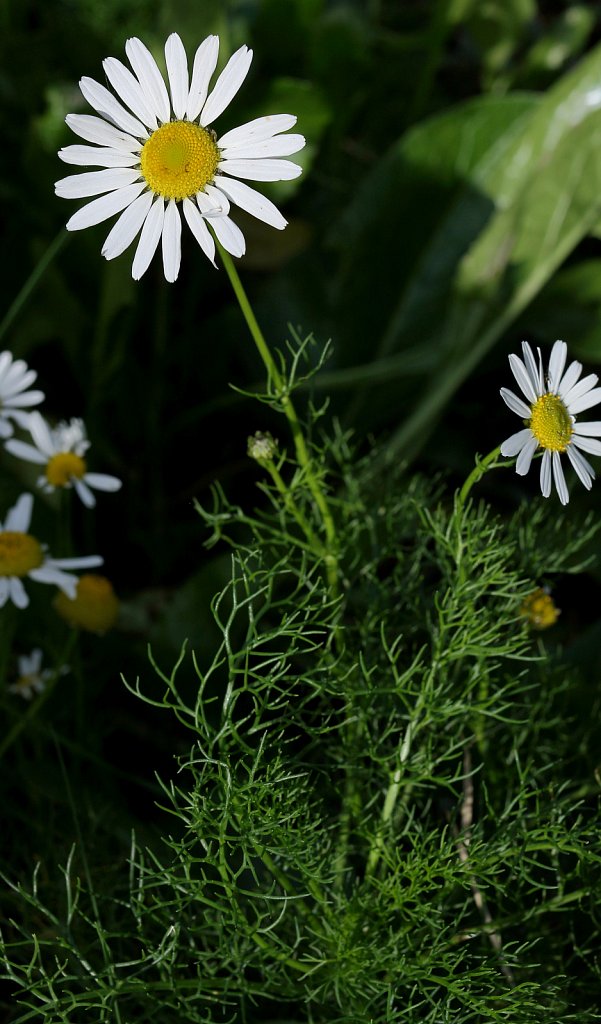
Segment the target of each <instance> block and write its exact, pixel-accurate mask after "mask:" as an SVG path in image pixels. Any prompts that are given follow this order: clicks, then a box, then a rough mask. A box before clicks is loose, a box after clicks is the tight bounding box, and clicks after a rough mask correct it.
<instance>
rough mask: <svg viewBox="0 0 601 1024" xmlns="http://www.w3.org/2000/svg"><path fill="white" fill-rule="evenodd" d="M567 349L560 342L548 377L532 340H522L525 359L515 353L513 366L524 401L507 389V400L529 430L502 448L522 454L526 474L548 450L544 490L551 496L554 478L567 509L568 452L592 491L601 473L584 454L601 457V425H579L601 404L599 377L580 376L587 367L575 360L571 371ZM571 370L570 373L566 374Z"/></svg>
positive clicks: (504, 391)
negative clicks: (580, 418)
mask: <svg viewBox="0 0 601 1024" xmlns="http://www.w3.org/2000/svg"><path fill="white" fill-rule="evenodd" d="M567 351H568V349H567V345H566V343H565V341H556V342H555V344H554V345H553V348H552V350H551V357H550V359H549V369H548V372H547V375H546V376H545V377H544V376H543V367H542V357H541V354H540V349H539V350H538V363H537V361H536V359H535V358H534V355H533V353H532V349H531V348H530V345H529V344H528V342H526V341H523V342H522V353H523V359H520V357H519V356H516V355H513V354H512V355H510V356H509V365H510V366H511V370H512V373H513V375H514V377H515V379H516V381H517V383H518V385H519V387H520V390H521V392H522V395H523V396H524V398H525V399H526V400H525V401H524V398H521V397H518V396H517V395H515V394H514V393H513V391H509V390H508V389H507V388H501V397H502V399H503V401H504V402H505V404H506V405H508V406H509V408H510V409H511V411H512V412H514V413H516V415H517V416H519V417H520V418H521V419H522V420H523V421H524V429H523V430H518V432H517V434H512V435H511V437H508V438H507V440H506V441H503V444H502V445H501V454H502V455H507V456H516V455H517V462H516V466H515V468H516V472H517V473H519V475H520V476H525V475H526V473H527V472H528V470H529V469H530V463H531V462H532V458H533V456H534V453H535V452H536V451H537V449H539V448H540V449H542V459H541V465H540V488H541V491H542V493H543V497H545V498H548V497H549V495H550V494H551V483H552V480H553V482H554V483H555V489H556V491H557V494H558V496H559V500H560V502H561V504H562V505H567V503H568V501H569V499H570V495H569V492H568V488H567V485H566V481H565V476H564V473H563V467H562V463H561V456H562V454H564V453H567V456H568V459H569V460H570V462H571V464H572V466H573V468H574V469H575V471H576V474H577V476H578V478H579V479H580V481H581V482H582V483H583V484H584V486H585V487H586V489H587V490H590V488H591V486H592V482H593V480H594V478H595V471H594V469H593V467H592V466H591V464H590V462H588V460H587V459H586V458H585V457H584V455H583V454H582V452H588V453H590V454H592V455H601V441H597V440H595V439H596V438H598V437H601V421H599V420H595V421H592V422H585V423H577V422H576V416H577V414H578V413H581V412H584V411H585V409H590V408H591V406H593V405H597V404H598V403H599V402H601V388H597V387H595V385H596V383H597V381H598V379H599V378H598V377H597V375H596V374H594V373H591V374H589V376H588V377H582V379H581V377H580V375H581V373H582V364H581V363H578V362H576V360H574V361H573V362H571V363H570V364H569V366H568V368H567V370H566V369H565V365H566V357H567ZM564 371H565V372H564Z"/></svg>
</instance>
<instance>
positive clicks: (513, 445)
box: [501, 428, 533, 458]
mask: <svg viewBox="0 0 601 1024" xmlns="http://www.w3.org/2000/svg"><path fill="white" fill-rule="evenodd" d="M532 440H533V435H532V431H531V430H529V429H528V428H526V429H525V430H518V432H517V434H512V435H511V437H508V438H507V439H506V440H505V441H503V444H502V445H501V455H505V456H507V458H513V456H514V455H518V454H519V453H520V452H521V450H522V448H524V447H525V446H526V445H527V444H529V443H530V442H531V441H532Z"/></svg>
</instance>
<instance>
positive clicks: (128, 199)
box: [66, 181, 146, 231]
mask: <svg viewBox="0 0 601 1024" xmlns="http://www.w3.org/2000/svg"><path fill="white" fill-rule="evenodd" d="M144 188H146V182H145V181H140V182H138V183H137V184H135V185H128V186H127V187H126V188H119V189H117V191H116V192H109V194H108V195H106V196H101V197H100V199H93V200H92V202H91V203H88V204H87V206H84V207H83V208H82V209H81V210H78V211H77V213H75V214H73V216H72V217H71V219H70V220H68V221H67V224H66V227H67V231H81V230H82V229H83V228H89V227H92V226H93V225H94V224H101V223H102V221H103V220H108V218H109V217H112V216H113V215H114V214H115V213H121V210H124V209H125V207H126V206H129V204H130V203H133V201H134V199H137V198H138V196H139V195H140V192H141V191H142V189H144Z"/></svg>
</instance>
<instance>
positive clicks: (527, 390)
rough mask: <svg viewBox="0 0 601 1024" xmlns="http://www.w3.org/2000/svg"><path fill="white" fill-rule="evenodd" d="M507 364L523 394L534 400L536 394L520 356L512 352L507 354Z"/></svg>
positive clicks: (531, 400)
mask: <svg viewBox="0 0 601 1024" xmlns="http://www.w3.org/2000/svg"><path fill="white" fill-rule="evenodd" d="M509 365H510V367H511V372H512V373H513V376H514V377H515V379H516V381H517V383H518V384H519V386H520V389H521V391H522V392H523V394H524V395H525V396H526V398H527V399H528V400H529V401H530V402H536V399H537V398H538V395H537V393H536V389H535V387H534V385H533V383H532V381H531V380H530V374H529V373H528V372H527V370H526V367H525V366H524V364H523V362H522V360H521V359H520V357H519V356H516V355H514V354H513V352H512V353H511V355H510V356H509Z"/></svg>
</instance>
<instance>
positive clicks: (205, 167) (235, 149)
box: [56, 32, 305, 281]
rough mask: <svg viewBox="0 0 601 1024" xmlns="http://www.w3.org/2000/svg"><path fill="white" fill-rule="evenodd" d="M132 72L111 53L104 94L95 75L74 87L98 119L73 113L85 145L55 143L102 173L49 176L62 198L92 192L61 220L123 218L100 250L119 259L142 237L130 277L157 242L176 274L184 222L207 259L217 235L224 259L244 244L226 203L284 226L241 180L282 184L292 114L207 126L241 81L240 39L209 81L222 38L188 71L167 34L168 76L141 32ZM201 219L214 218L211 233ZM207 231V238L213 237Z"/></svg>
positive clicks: (131, 52)
mask: <svg viewBox="0 0 601 1024" xmlns="http://www.w3.org/2000/svg"><path fill="white" fill-rule="evenodd" d="M125 52H126V55H127V59H128V61H129V64H130V66H131V70H130V68H128V67H127V66H126V65H125V64H123V63H122V62H121V61H120V60H117V58H116V57H107V59H106V60H105V61H103V68H104V73H105V75H106V78H107V81H108V84H109V86H111V89H112V91H111V89H109V88H107V87H105V86H104V85H100V84H99V83H98V82H96V81H94V79H92V78H82V79H81V81H80V83H79V85H80V89H81V91H82V93H83V96H84V98H85V99H86V100H87V102H88V103H89V104H90V106H91V107H93V108H94V110H95V111H96V113H97V115H99V116H96V115H89V114H69V115H67V119H66V120H67V124H68V125H69V127H70V128H71V129H72V130H73V131H74V132H75V134H76V135H79V136H80V138H82V139H84V140H85V141H86V142H89V143H92V145H91V146H88V145H86V146H82V145H74V146H67V147H65V148H64V149H61V151H60V152H59V157H60V158H61V160H64V161H65V163H69V164H76V165H78V166H96V167H99V168H101V170H94V171H84V172H83V173H81V174H73V175H69V176H68V177H66V178H62V179H61V180H60V181H58V182H57V183H56V193H57V195H59V196H62V197H63V198H66V199H83V198H88V197H92V196H97V197H98V198H95V199H93V200H92V202H90V203H88V204H87V205H86V206H84V207H82V209H80V210H78V212H77V213H76V214H74V215H73V216H72V217H71V219H70V220H69V221H68V222H67V228H68V230H70V231H78V230H81V229H82V228H87V227H91V226H92V225H94V224H100V223H101V222H102V221H105V220H108V219H109V217H113V216H114V215H115V214H119V215H120V216H119V218H118V220H117V221H116V223H115V224H114V225H113V227H112V229H111V230H110V232H109V234H108V236H107V238H106V240H105V243H104V246H103V248H102V254H103V256H105V257H106V259H108V260H111V259H114V258H115V257H116V256H119V255H120V254H121V253H122V252H124V251H125V249H127V247H128V246H129V245H130V244H131V243H132V242H133V241H134V239H135V238H136V237H137V236H138V235H139V236H140V237H139V240H138V244H137V248H136V251H135V255H134V259H133V264H132V276H133V277H134V279H135V280H138V279H139V278H140V277H142V274H143V273H144V272H145V271H146V269H147V268H148V266H149V264H150V261H151V260H152V257H153V256H154V254H155V252H156V249H157V247H158V244H159V242H161V247H162V254H163V268H164V272H165V277H166V279H167V281H175V280H176V278H177V275H178V272H179V267H180V260H181V231H182V218H181V214H182V213H183V216H184V220H185V221H186V223H187V225H188V227H189V228H190V231H191V232H192V234H193V235H194V237H195V238H196V241H197V242H198V244H199V245H200V247H201V249H202V250H203V252H204V253H205V255H206V256H207V257H208V258H209V260H211V262H212V263H214V257H215V241H214V238H213V235H214V236H215V238H217V240H218V241H219V242H220V243H221V245H222V246H223V247H224V249H226V250H227V251H228V252H229V253H231V254H232V256H242V255H243V253H244V251H245V241H244V236H243V234H242V232H241V231H240V229H239V228H238V227H237V225H236V224H235V223H234V221H233V220H231V218H230V216H229V212H230V203H234V204H235V205H236V206H239V207H241V208H242V209H243V210H246V211H247V213H250V214H252V215H253V216H254V217H257V218H258V219H259V220H262V221H264V222H265V223H266V224H270V225H271V226H272V227H274V228H279V229H280V230H281V229H282V228H284V227H285V226H286V221H285V220H284V218H283V217H282V214H281V213H280V211H279V210H278V209H277V207H276V206H274V204H273V203H272V202H271V201H270V200H269V199H266V198H265V196H263V195H262V194H261V193H260V192H258V191H256V189H254V188H251V186H250V185H247V184H245V181H244V180H240V179H246V180H249V181H284V180H287V179H290V178H296V177H298V175H299V174H300V173H301V170H302V168H301V167H300V166H299V165H298V164H295V163H293V162H292V161H291V160H286V159H283V158H285V157H287V156H290V155H291V154H292V153H297V152H298V151H299V150H300V149H302V148H303V146H304V144H305V140H304V138H303V136H302V135H294V134H287V133H288V129H290V128H292V126H293V125H294V124H295V122H296V117H294V115H292V114H271V115H268V116H266V117H258V118H256V119H255V120H253V121H249V122H248V123H247V124H243V125H241V126H240V127H238V128H234V129H233V130H231V131H227V132H226V133H225V134H224V135H222V136H221V137H218V135H217V133H216V132H215V131H214V130H213V127H212V125H213V124H214V122H215V121H216V120H217V118H218V117H219V115H220V114H222V113H223V111H224V110H225V109H226V107H227V106H228V105H229V103H230V102H231V100H232V99H233V98H234V96H235V95H236V93H237V92H238V90H239V88H240V86H241V85H242V83H243V81H244V79H245V78H246V75H247V74H248V70H249V68H250V64H251V60H252V50H249V49H248V47H246V46H241V47H240V49H239V50H237V51H236V53H234V54H233V56H232V57H230V59H229V61H228V62H227V64H226V65H225V67H224V69H223V71H222V72H221V74H220V75H219V76H218V78H217V80H216V81H215V83H214V85H213V88H212V89H211V88H210V83H211V79H212V77H213V74H214V72H215V69H216V67H217V59H218V54H219V37H218V36H207V38H206V39H205V40H204V41H203V42H202V43H201V44H200V46H199V47H198V49H197V51H196V54H195V56H194V61H193V64H192V69H191V73H190V69H189V66H188V58H187V56H186V51H185V49H184V45H183V43H182V41H181V39H180V37H179V36H178V35H177V33H175V32H174V33H172V35H170V36H169V38H168V39H167V42H166V43H165V63H166V67H167V83H168V88H167V83H166V82H165V79H164V77H163V75H162V74H161V71H160V70H159V67H158V65H157V63H156V61H155V59H154V57H153V56H152V54H151V53H150V51H149V50H148V48H147V47H146V46H145V45H144V43H143V42H142V41H141V40H140V39H136V38H134V39H128V40H127V42H126V44H125ZM207 224H209V225H210V228H211V231H209V229H208V227H207ZM211 232H212V233H213V234H212V233H211Z"/></svg>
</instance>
